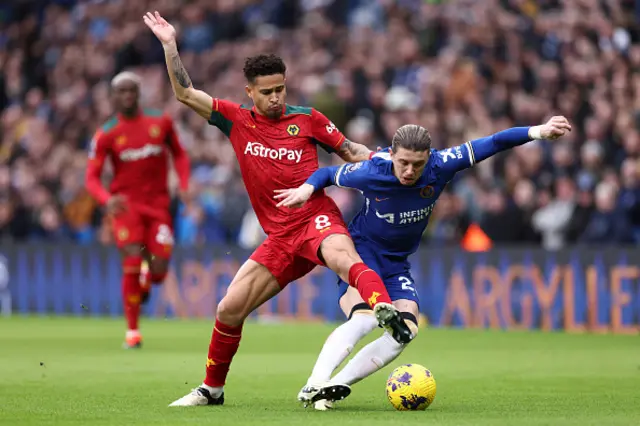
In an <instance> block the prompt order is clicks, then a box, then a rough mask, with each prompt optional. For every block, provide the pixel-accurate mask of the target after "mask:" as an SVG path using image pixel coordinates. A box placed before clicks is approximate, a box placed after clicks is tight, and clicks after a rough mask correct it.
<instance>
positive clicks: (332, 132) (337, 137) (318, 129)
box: [311, 108, 344, 152]
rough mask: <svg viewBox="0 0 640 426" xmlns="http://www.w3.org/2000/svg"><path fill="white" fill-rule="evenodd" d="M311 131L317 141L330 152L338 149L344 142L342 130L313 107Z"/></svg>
mask: <svg viewBox="0 0 640 426" xmlns="http://www.w3.org/2000/svg"><path fill="white" fill-rule="evenodd" d="M311 133H312V136H313V139H314V140H315V141H316V143H319V144H320V145H322V147H323V148H324V149H325V150H327V151H329V152H335V151H338V150H339V149H340V147H341V146H342V143H343V142H344V135H343V134H342V132H341V131H340V130H339V129H338V128H337V127H336V125H335V124H333V123H332V122H331V121H329V119H328V118H327V117H326V116H325V115H324V114H322V113H321V112H320V111H318V110H316V109H315V108H312V109H311Z"/></svg>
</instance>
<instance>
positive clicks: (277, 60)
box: [243, 54, 287, 84]
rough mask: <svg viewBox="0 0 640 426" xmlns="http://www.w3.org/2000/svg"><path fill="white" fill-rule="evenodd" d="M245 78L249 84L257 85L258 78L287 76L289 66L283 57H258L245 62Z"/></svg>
mask: <svg viewBox="0 0 640 426" xmlns="http://www.w3.org/2000/svg"><path fill="white" fill-rule="evenodd" d="M243 71H244V76H245V78H246V79H247V81H248V82H249V83H252V84H253V83H255V81H256V77H262V76H266V75H274V74H283V75H284V74H285V72H286V71H287V66H286V65H285V64H284V61H283V60H282V58H281V57H279V56H276V55H273V54H270V55H256V56H252V57H250V58H247V59H246V60H245V62H244V69H243Z"/></svg>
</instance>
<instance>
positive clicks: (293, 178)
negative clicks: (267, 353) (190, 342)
mask: <svg viewBox="0 0 640 426" xmlns="http://www.w3.org/2000/svg"><path fill="white" fill-rule="evenodd" d="M144 21H145V24H146V25H147V26H148V27H149V28H150V29H151V30H152V31H153V33H154V34H155V35H156V37H158V39H159V40H160V41H161V42H162V45H163V48H164V51H165V59H166V62H167V68H168V71H169V78H170V79H171V85H172V87H173V90H174V93H175V95H176V97H177V99H178V100H180V101H181V102H182V103H184V104H186V105H187V106H189V107H190V108H192V109H193V110H194V111H196V112H197V113H198V114H199V115H201V116H202V117H205V118H206V119H208V120H209V123H210V124H212V125H215V126H217V127H218V128H219V129H221V130H222V131H223V132H224V133H225V134H226V135H227V136H228V137H229V140H230V142H231V144H232V145H233V149H234V151H235V153H236V156H237V158H238V163H239V165H240V170H241V173H242V178H243V180H244V183H245V186H246V188H247V192H248V194H249V198H250V200H251V204H252V206H253V208H254V210H255V212H256V215H257V216H258V219H259V221H260V224H261V225H262V227H263V228H264V230H265V232H266V233H267V235H268V238H267V240H266V241H265V242H264V243H263V244H262V245H261V246H260V247H258V249H257V250H256V251H255V252H254V253H253V254H252V255H251V257H250V259H249V260H247V261H246V262H245V263H244V265H242V267H241V268H240V270H239V271H238V273H237V274H236V276H235V277H234V279H233V281H232V282H231V285H230V286H229V289H228V290H227V294H226V295H225V296H224V298H223V299H222V300H221V301H220V303H219V304H218V309H217V312H216V322H215V326H214V328H213V333H212V337H211V343H210V345H209V354H208V358H207V365H206V378H205V380H204V383H203V384H202V385H201V386H200V387H198V388H196V389H194V390H193V391H192V392H191V393H189V394H188V395H186V396H184V397H182V398H180V399H178V400H177V401H174V402H173V403H172V404H171V406H194V405H208V404H211V405H213V404H216V405H217V404H222V403H223V402H224V393H223V385H224V383H225V380H226V376H227V373H228V371H229V365H230V364H231V360H232V358H233V356H234V355H235V353H236V351H237V350H238V346H239V343H240V337H241V333H242V324H243V322H244V320H245V318H246V317H247V316H248V315H249V314H250V313H251V312H252V311H253V310H254V309H256V308H257V307H258V306H260V305H261V304H263V303H264V302H266V301H267V300H269V299H271V298H272V297H273V296H275V295H276V294H278V293H279V292H280V291H281V290H282V288H284V287H285V286H286V285H287V284H288V283H290V282H291V281H294V280H296V279H298V278H300V277H302V276H304V275H305V274H307V273H308V272H309V271H311V270H312V269H313V268H314V267H315V266H316V265H326V266H327V267H329V268H331V269H332V270H333V271H335V272H336V273H337V274H338V275H339V276H340V277H342V278H343V279H344V280H345V282H348V283H349V284H350V285H352V286H353V287H356V289H357V290H358V291H359V293H360V295H361V296H362V298H363V300H366V301H367V302H368V303H369V305H370V306H371V307H372V308H373V309H374V312H375V314H376V317H377V318H378V322H379V323H380V325H382V326H383V327H385V328H387V329H388V330H389V331H390V332H391V333H392V335H393V336H394V338H395V339H396V340H398V341H400V342H408V341H410V340H411V338H412V335H411V331H410V330H409V329H408V327H407V326H406V324H405V323H404V321H403V320H402V319H401V318H400V315H399V313H398V311H397V310H396V309H395V308H394V307H393V306H392V304H391V299H390V298H389V294H388V293H387V290H386V289H385V287H384V284H383V283H382V280H381V279H380V277H379V276H378V274H376V273H375V272H374V271H373V270H371V269H370V268H368V267H367V266H366V265H365V264H364V263H362V259H361V258H360V256H358V254H357V252H356V250H355V248H354V245H353V242H352V241H351V238H350V237H349V234H348V231H347V228H346V225H345V224H344V221H343V219H342V216H341V214H340V211H339V210H338V208H337V206H336V204H335V203H334V202H333V200H332V199H331V198H329V197H328V196H326V195H325V194H324V192H322V191H320V192H318V193H316V195H315V196H314V197H313V199H312V200H310V202H309V203H308V204H306V205H305V207H303V208H301V209H286V208H284V209H282V208H278V207H276V204H277V203H276V201H275V200H274V199H273V196H274V195H275V192H274V191H275V190H276V189H279V188H281V187H291V186H292V185H293V186H295V185H300V184H302V183H304V181H305V180H306V179H307V178H308V177H309V176H310V175H311V174H312V173H313V172H314V171H315V170H317V168H318V154H317V148H316V144H320V145H321V146H324V147H326V148H327V149H329V150H335V151H336V152H338V154H339V155H340V156H341V157H342V158H343V159H345V160H346V161H349V162H355V161H361V160H366V159H368V158H369V156H370V151H369V150H368V149H367V148H366V147H364V146H362V145H359V144H355V143H352V142H350V141H348V140H346V139H345V138H344V136H343V135H342V133H340V131H339V130H338V129H336V127H335V126H334V125H333V124H332V123H331V122H330V121H329V120H328V119H327V118H326V117H325V116H324V115H322V114H321V113H319V112H318V111H316V110H313V109H311V108H302V107H292V106H289V105H286V104H285V102H284V101H285V96H286V88H285V71H286V67H285V65H284V63H283V62H282V60H281V59H280V58H278V57H277V56H274V55H259V56H256V57H253V58H249V59H247V61H246V63H245V67H244V74H245V77H246V79H247V82H248V85H247V88H246V93H247V95H248V97H249V98H251V100H252V102H253V106H242V105H238V104H235V103H233V102H228V101H225V100H221V99H214V98H212V97H211V96H209V95H208V94H207V93H205V92H202V91H200V90H196V89H194V88H193V84H192V83H191V79H190V78H189V76H188V75H187V72H186V70H185V69H184V66H183V65H182V62H181V60H180V57H179V55H178V50H177V46H176V40H175V36H176V31H175V29H174V28H173V26H171V25H170V24H169V23H167V22H166V21H165V20H164V19H163V18H162V17H161V16H160V14H158V12H156V13H155V14H151V13H147V15H146V16H145V17H144ZM287 185H288V186H287ZM349 392H350V389H349V388H348V386H343V385H338V386H332V387H331V386H330V387H319V388H317V389H309V392H308V393H307V394H308V395H309V402H311V401H312V399H313V400H316V399H329V400H333V399H340V398H342V397H344V396H346V395H348V394H349Z"/></svg>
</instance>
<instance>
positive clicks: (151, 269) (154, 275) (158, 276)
mask: <svg viewBox="0 0 640 426" xmlns="http://www.w3.org/2000/svg"><path fill="white" fill-rule="evenodd" d="M168 272H169V259H164V258H162V257H158V256H156V255H154V254H152V253H149V254H148V255H147V256H145V259H144V260H143V263H142V267H141V272H140V301H141V303H142V304H143V305H144V304H145V303H147V301H148V300H149V296H150V293H151V288H152V287H154V286H159V285H162V283H164V280H165V278H166V277H167V273H168Z"/></svg>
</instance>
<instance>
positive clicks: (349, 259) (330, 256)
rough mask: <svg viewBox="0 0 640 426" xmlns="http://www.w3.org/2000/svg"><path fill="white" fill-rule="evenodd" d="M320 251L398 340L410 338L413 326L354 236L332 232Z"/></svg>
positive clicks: (331, 266)
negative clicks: (368, 262)
mask: <svg viewBox="0 0 640 426" xmlns="http://www.w3.org/2000/svg"><path fill="white" fill-rule="evenodd" d="M320 255H321V258H322V259H323V260H324V262H325V264H326V265H327V267H329V268H330V269H331V270H333V271H334V272H335V273H337V274H338V275H339V276H340V278H342V279H343V280H344V281H345V282H348V283H349V285H350V286H352V287H355V289H356V290H358V293H360V296H361V297H362V299H363V300H364V301H365V302H367V304H368V305H369V306H370V307H371V308H372V309H373V312H374V314H375V316H376V318H377V320H378V323H379V324H380V325H381V326H382V327H383V328H384V329H386V330H387V331H389V333H390V334H391V336H393V338H394V339H395V340H396V341H397V342H398V343H409V342H410V341H411V339H412V338H413V335H412V333H411V330H410V329H409V327H407V325H406V324H405V322H404V321H403V320H402V318H401V317H400V313H399V312H398V310H397V309H396V308H395V307H394V306H393V304H392V303H391V298H390V297H389V293H388V292H387V289H386V287H385V286H384V283H383V282H382V279H381V278H380V277H379V276H378V274H377V273H375V272H374V271H373V270H372V269H371V268H369V267H368V266H367V265H365V264H364V263H363V262H362V258H361V257H360V255H358V252H357V251H356V248H355V246H354V245H353V241H352V240H351V238H349V237H348V236H347V235H344V234H333V235H329V236H328V237H327V238H325V239H324V241H322V244H321V245H320Z"/></svg>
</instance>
